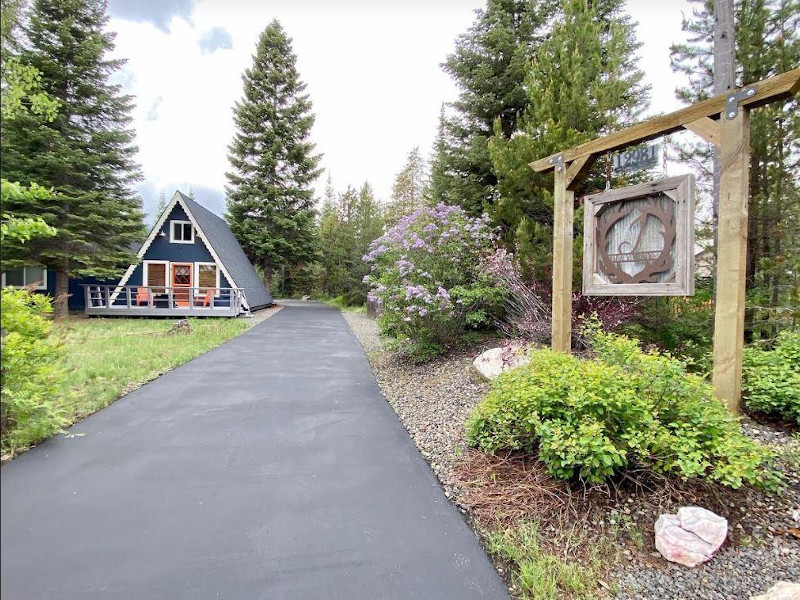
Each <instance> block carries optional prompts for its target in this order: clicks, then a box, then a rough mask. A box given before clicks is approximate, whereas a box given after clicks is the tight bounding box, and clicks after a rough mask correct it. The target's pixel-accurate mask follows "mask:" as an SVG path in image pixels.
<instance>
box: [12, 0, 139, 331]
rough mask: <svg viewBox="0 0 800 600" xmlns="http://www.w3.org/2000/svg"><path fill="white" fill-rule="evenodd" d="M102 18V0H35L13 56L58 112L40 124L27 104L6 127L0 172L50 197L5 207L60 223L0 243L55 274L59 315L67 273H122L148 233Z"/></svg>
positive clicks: (127, 107) (127, 102)
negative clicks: (49, 190)
mask: <svg viewBox="0 0 800 600" xmlns="http://www.w3.org/2000/svg"><path fill="white" fill-rule="evenodd" d="M107 22H108V16H107V15H106V3H105V2H104V1H101V0H35V1H34V2H33V4H32V6H31V8H30V11H29V15H28V18H27V19H26V22H25V26H24V33H25V37H26V43H25V44H24V46H23V49H22V50H21V51H20V53H19V61H20V64H22V65H24V66H26V67H32V68H34V69H36V70H37V71H38V73H39V74H40V76H41V81H40V84H41V88H42V90H43V91H44V92H45V93H46V94H47V96H48V97H50V98H52V99H54V100H55V101H57V102H58V106H59V108H58V114H57V115H56V117H55V118H54V119H53V120H52V121H44V122H43V120H42V119H41V118H40V117H39V115H36V114H35V113H34V112H31V111H28V112H26V113H24V114H21V115H20V116H19V118H15V119H10V120H9V119H4V120H3V124H2V142H1V143H2V146H0V148H1V150H2V166H1V167H0V169H1V170H2V176H3V177H4V178H5V179H8V180H11V181H19V182H21V183H23V184H28V183H31V182H36V183H38V184H40V185H43V186H45V187H53V188H54V189H55V191H56V197H55V201H53V200H43V201H41V202H26V203H21V204H19V205H16V204H14V203H13V202H11V203H9V204H11V205H10V206H7V207H4V208H5V209H6V210H9V211H11V212H13V213H14V214H15V215H17V216H20V217H28V216H30V217H42V218H43V219H44V220H45V221H46V222H47V223H48V224H49V225H51V226H54V227H55V228H56V229H57V230H58V234H57V235H56V236H54V237H51V238H37V239H35V240H32V241H31V242H29V243H26V244H20V245H13V244H12V245H7V247H6V248H5V250H6V257H7V258H8V259H11V260H12V261H15V262H18V263H20V262H37V263H40V264H43V265H44V266H45V267H47V268H48V269H50V270H53V271H55V273H56V296H57V298H56V303H55V314H56V316H57V317H61V316H64V315H66V311H67V291H68V277H69V276H71V275H95V276H101V277H102V276H105V277H113V276H117V275H119V273H120V272H121V269H122V268H124V266H126V265H128V264H130V262H131V261H132V260H134V259H135V256H134V255H133V254H132V253H131V251H130V250H129V247H130V245H131V243H132V242H135V241H138V240H140V239H141V238H142V236H143V234H144V226H143V219H142V217H143V214H142V209H141V200H140V199H139V198H138V197H137V196H136V195H135V194H134V192H133V191H132V184H133V183H134V182H135V181H137V180H138V179H140V177H141V175H140V171H139V168H138V166H137V164H136V163H135V160H134V155H135V153H136V147H135V146H134V145H133V139H134V133H133V131H132V130H131V129H130V122H131V116H130V113H131V110H132V107H133V104H132V98H131V96H128V95H125V94H122V93H121V90H120V86H118V85H112V84H111V83H110V81H109V80H110V77H111V75H112V74H113V73H114V72H115V71H116V70H117V69H119V68H120V67H121V65H122V64H123V62H124V61H121V60H111V59H109V58H107V55H108V53H110V51H111V50H112V49H113V48H114V35H113V34H112V33H109V32H107V31H105V26H106V24H107Z"/></svg>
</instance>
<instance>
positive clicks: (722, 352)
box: [712, 107, 750, 415]
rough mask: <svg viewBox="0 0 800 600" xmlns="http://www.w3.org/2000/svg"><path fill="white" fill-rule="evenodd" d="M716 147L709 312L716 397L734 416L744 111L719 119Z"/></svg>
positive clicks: (741, 302)
mask: <svg viewBox="0 0 800 600" xmlns="http://www.w3.org/2000/svg"><path fill="white" fill-rule="evenodd" d="M720 128H721V138H722V139H721V142H722V143H721V145H722V150H721V154H720V168H721V173H720V189H719V224H718V227H717V240H718V241H717V292H716V305H715V308H714V369H713V374H712V381H713V384H714V393H715V395H716V397H717V398H718V399H719V400H721V401H722V402H724V403H725V404H726V405H727V406H728V409H729V410H730V411H731V412H732V413H733V414H735V415H738V414H741V412H742V406H741V404H742V348H743V346H744V309H745V274H746V256H747V200H748V196H749V170H750V110H749V109H748V108H746V107H739V110H738V112H737V113H736V115H735V116H734V117H733V118H731V117H730V115H729V114H726V113H723V114H722V115H721V117H720Z"/></svg>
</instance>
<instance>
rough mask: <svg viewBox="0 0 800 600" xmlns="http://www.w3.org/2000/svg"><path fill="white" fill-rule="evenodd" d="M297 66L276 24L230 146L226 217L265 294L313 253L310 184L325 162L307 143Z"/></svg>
mask: <svg viewBox="0 0 800 600" xmlns="http://www.w3.org/2000/svg"><path fill="white" fill-rule="evenodd" d="M296 62H297V58H296V56H295V54H294V52H293V51H292V43H291V39H290V38H289V37H288V36H287V35H286V33H285V32H284V30H283V28H282V27H281V25H280V23H278V21H272V23H270V24H269V25H268V26H267V27H266V29H264V31H263V32H262V34H261V36H260V37H259V40H258V44H257V46H256V52H255V55H254V56H253V66H252V67H250V68H249V69H247V70H246V71H245V73H244V75H243V77H242V80H243V82H244V96H243V98H242V99H241V100H240V101H238V102H237V103H236V105H235V107H234V123H235V125H236V133H235V135H234V138H233V142H232V143H231V145H230V146H229V147H228V160H229V161H230V164H231V171H230V172H228V173H227V174H226V176H227V178H228V186H227V188H226V189H227V195H228V215H227V218H228V221H229V223H230V225H231V229H232V230H233V233H234V234H235V235H236V237H237V238H238V239H239V241H240V242H241V244H242V247H243V248H244V250H245V252H246V253H247V254H248V256H249V257H250V258H251V260H253V262H255V263H256V264H258V265H259V266H260V267H261V269H262V270H263V274H264V283H265V284H266V285H267V287H271V285H272V275H273V271H274V270H275V269H280V271H281V272H285V271H286V270H287V269H294V268H296V267H297V266H298V265H300V264H302V263H305V262H308V261H311V260H312V259H314V257H315V254H316V252H315V239H314V233H315V232H314V206H313V188H312V184H313V182H314V180H315V179H316V178H317V177H318V176H319V174H320V172H321V171H320V169H318V164H319V161H320V158H321V155H319V154H315V153H314V144H312V143H311V142H310V141H309V137H310V134H311V128H312V126H313V124H314V115H313V114H312V112H311V101H310V100H309V98H308V95H307V94H305V93H304V91H305V88H306V86H305V84H304V83H303V82H302V81H301V80H300V75H299V73H298V71H297V66H296Z"/></svg>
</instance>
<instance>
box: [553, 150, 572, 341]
mask: <svg viewBox="0 0 800 600" xmlns="http://www.w3.org/2000/svg"><path fill="white" fill-rule="evenodd" d="M567 184H568V182H567V165H566V164H564V163H563V161H561V162H560V163H559V164H557V165H556V167H555V187H554V194H553V301H552V302H553V305H552V319H553V322H552V328H553V330H552V342H551V346H552V348H553V350H558V351H559V352H569V351H570V350H571V349H572V224H573V213H574V199H575V193H574V192H573V191H572V190H568V189H567Z"/></svg>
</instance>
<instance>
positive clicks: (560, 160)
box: [548, 154, 564, 171]
mask: <svg viewBox="0 0 800 600" xmlns="http://www.w3.org/2000/svg"><path fill="white" fill-rule="evenodd" d="M548 162H549V163H550V164H551V165H555V166H556V171H563V170H564V155H563V154H559V155H558V156H555V157H553V158H551V159H550V160H549V161H548Z"/></svg>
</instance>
